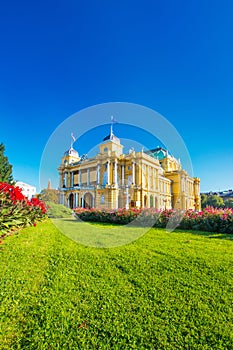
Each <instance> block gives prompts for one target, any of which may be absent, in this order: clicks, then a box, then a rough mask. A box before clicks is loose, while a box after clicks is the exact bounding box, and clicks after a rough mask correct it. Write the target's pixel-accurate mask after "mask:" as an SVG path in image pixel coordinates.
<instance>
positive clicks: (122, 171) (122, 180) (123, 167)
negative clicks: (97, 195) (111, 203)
mask: <svg viewBox="0 0 233 350" xmlns="http://www.w3.org/2000/svg"><path fill="white" fill-rule="evenodd" d="M121 182H122V185H124V184H125V166H124V165H122V166H121Z"/></svg>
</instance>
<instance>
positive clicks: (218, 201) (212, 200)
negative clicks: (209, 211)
mask: <svg viewBox="0 0 233 350" xmlns="http://www.w3.org/2000/svg"><path fill="white" fill-rule="evenodd" d="M207 205H209V206H211V207H214V208H222V207H224V200H223V199H222V198H221V197H219V196H218V195H216V194H214V195H212V196H208V199H207Z"/></svg>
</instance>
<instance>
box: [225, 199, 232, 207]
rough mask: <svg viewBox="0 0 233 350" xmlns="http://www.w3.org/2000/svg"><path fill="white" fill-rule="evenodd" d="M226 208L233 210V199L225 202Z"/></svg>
mask: <svg viewBox="0 0 233 350" xmlns="http://www.w3.org/2000/svg"><path fill="white" fill-rule="evenodd" d="M225 207H226V208H232V209H233V199H227V200H226V202H225Z"/></svg>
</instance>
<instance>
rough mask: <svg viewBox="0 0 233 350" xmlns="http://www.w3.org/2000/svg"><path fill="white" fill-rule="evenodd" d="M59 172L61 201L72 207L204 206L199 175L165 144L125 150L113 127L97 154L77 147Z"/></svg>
mask: <svg viewBox="0 0 233 350" xmlns="http://www.w3.org/2000/svg"><path fill="white" fill-rule="evenodd" d="M58 170H59V175H60V185H59V192H60V203H61V204H64V205H66V206H68V207H70V208H76V207H83V208H102V209H117V208H149V207H154V208H156V209H170V208H173V209H182V210H185V209H194V210H200V209H201V207H200V206H201V201H200V179H199V178H196V177H195V178H193V177H190V176H189V175H188V173H187V172H186V171H185V170H183V169H182V167H181V163H180V161H179V160H177V159H176V158H174V157H173V156H172V155H170V154H169V153H168V151H167V150H165V149H164V148H161V147H157V148H155V149H153V150H150V151H146V152H144V151H143V150H142V151H140V152H135V151H134V149H133V148H132V149H130V150H129V152H128V153H123V145H122V144H121V142H120V140H119V138H118V137H116V136H115V135H114V133H113V129H112V126H111V130H110V134H109V135H108V136H107V137H105V138H104V139H103V142H102V143H101V144H100V146H99V153H98V154H97V155H96V156H95V157H93V158H87V157H80V156H79V154H78V152H77V151H76V150H74V148H73V145H71V147H70V148H69V150H68V151H66V152H65V154H64V156H63V157H62V163H61V165H60V166H59V169H58Z"/></svg>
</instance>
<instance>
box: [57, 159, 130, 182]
mask: <svg viewBox="0 0 233 350" xmlns="http://www.w3.org/2000/svg"><path fill="white" fill-rule="evenodd" d="M117 167H118V163H117V161H115V162H114V176H113V179H114V181H113V182H114V184H115V185H118V177H117ZM107 183H108V184H110V161H107ZM121 183H122V185H125V165H121ZM132 183H133V184H135V162H132ZM89 185H90V169H89V168H88V169H87V186H89ZM97 185H100V164H97ZM63 186H64V187H73V186H74V172H73V171H72V172H71V180H70V186H68V172H67V171H66V172H65V173H64V178H63ZM79 186H82V170H81V169H80V170H79Z"/></svg>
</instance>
